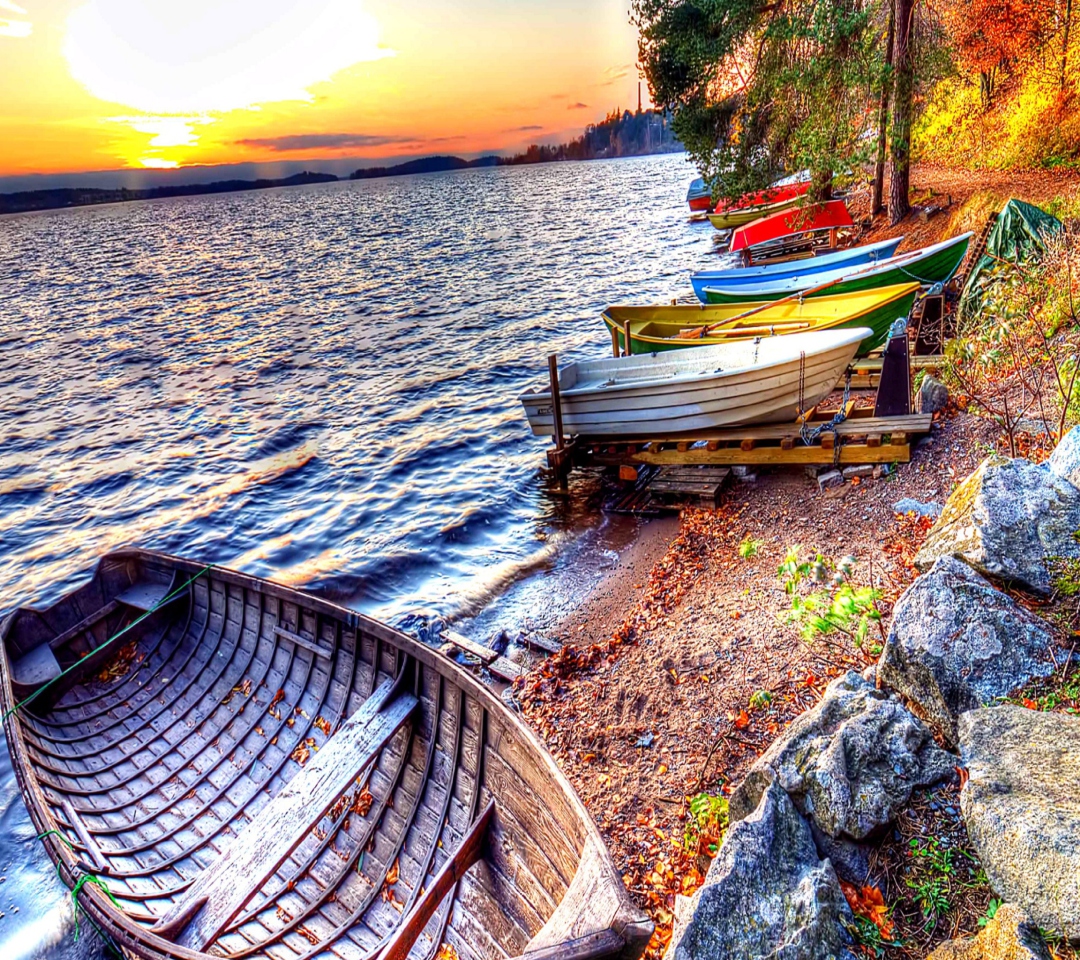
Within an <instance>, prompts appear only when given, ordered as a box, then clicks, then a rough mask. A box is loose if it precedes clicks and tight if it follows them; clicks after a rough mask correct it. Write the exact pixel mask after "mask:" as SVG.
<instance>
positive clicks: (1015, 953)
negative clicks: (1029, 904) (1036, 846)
mask: <svg viewBox="0 0 1080 960" xmlns="http://www.w3.org/2000/svg"><path fill="white" fill-rule="evenodd" d="M926 960H1050V951H1049V950H1047V949H1046V944H1045V943H1044V942H1043V938H1042V936H1040V934H1039V928H1038V927H1036V926H1035V924H1033V923H1032V922H1031V920H1030V919H1029V918H1028V916H1027V914H1025V913H1024V911H1023V910H1021V909H1020V908H1019V907H1016V906H1013V904H1011V903H1005V904H1002V905H1001V906H1000V907H998V909H997V913H995V914H994V916H993V917H992V918H991V919H990V921H989V923H987V924H986V926H985V927H984V928H983V930H982V932H981V933H979V935H978V936H977V937H973V938H972V939H970V940H949V941H947V942H946V943H943V944H942V945H941V946H940V947H938V948H937V949H936V950H935V951H934V952H933V953H932V954H930V956H929V957H927V958H926Z"/></svg>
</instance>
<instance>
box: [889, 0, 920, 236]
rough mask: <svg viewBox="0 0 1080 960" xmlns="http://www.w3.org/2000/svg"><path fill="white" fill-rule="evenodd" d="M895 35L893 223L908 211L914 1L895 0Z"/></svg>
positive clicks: (913, 88)
mask: <svg viewBox="0 0 1080 960" xmlns="http://www.w3.org/2000/svg"><path fill="white" fill-rule="evenodd" d="M893 16H895V18H896V36H895V37H894V43H893V66H894V68H895V71H896V73H895V80H894V82H893V118H892V150H891V154H892V157H891V160H892V162H891V165H890V170H889V221H890V223H892V224H893V225H894V226H895V225H896V224H898V223H899V222H900V221H901V220H903V219H904V217H906V216H907V215H908V214H909V213H910V212H911V202H910V200H909V197H908V194H909V192H910V189H911V111H912V98H913V96H914V92H915V64H914V62H913V59H914V58H913V57H912V52H911V32H912V30H911V28H912V21H913V20H914V18H915V0H895V2H894V6H893Z"/></svg>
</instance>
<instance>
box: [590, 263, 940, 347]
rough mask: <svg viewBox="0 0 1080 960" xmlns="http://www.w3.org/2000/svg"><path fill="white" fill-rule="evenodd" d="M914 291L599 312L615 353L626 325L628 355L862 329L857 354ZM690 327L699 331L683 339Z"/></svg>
mask: <svg viewBox="0 0 1080 960" xmlns="http://www.w3.org/2000/svg"><path fill="white" fill-rule="evenodd" d="M919 289H920V286H919V284H918V283H915V282H914V281H912V282H910V283H901V284H896V285H894V286H891V287H881V288H879V289H876V290H861V291H856V292H854V293H840V294H834V295H831V296H821V297H809V298H806V299H792V300H787V301H785V302H782V303H772V302H771V301H768V300H766V301H760V302H750V303H723V304H709V305H708V306H705V305H703V304H674V305H657V306H613V307H608V308H607V310H605V311H604V312H603V314H602V318H603V321H604V323H605V324H606V325H607V328H608V330H609V331H610V333H611V337H612V343H613V344H614V345H615V346H616V347H617V348H618V350H619V352H620V353H623V352H625V339H626V328H627V326H628V325H629V329H630V352H631V353H654V352H656V351H663V350H680V349H683V348H685V347H700V346H708V345H713V344H717V343H730V342H731V341H733V340H746V339H752V338H754V337H763V336H771V335H773V334H777V335H780V334H796V333H806V332H808V331H814V330H834V329H847V328H849V327H865V328H867V330H868V334H867V337H866V340H865V341H864V342H863V343H862V344H861V345H860V346H859V351H858V352H859V355H860V356H862V355H865V354H867V353H869V352H870V351H871V350H873V349H875V348H876V347H879V346H881V344H882V343H883V342H884V340H885V338H886V337H887V336H888V333H889V327H891V326H892V324H893V321H894V320H897V319H898V318H900V317H907V316H908V315H909V314H910V313H911V308H912V307H913V306H914V305H915V297H916V295H917V294H918V293H919ZM759 308H763V309H759ZM751 311H753V312H751ZM744 314H749V315H748V316H744ZM690 331H704V333H703V334H701V335H696V336H693V337H690V338H688V337H687V333H688V332H690Z"/></svg>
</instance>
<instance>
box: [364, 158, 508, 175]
mask: <svg viewBox="0 0 1080 960" xmlns="http://www.w3.org/2000/svg"><path fill="white" fill-rule="evenodd" d="M504 162H505V161H504V160H503V158H502V157H480V158H478V159H476V160H462V159H461V157H421V158H420V159H419V160H410V161H409V162H408V163H399V164H396V165H395V166H392V167H365V168H364V169H362V170H356V171H354V172H353V173H351V174H349V179H350V180H373V179H376V178H378V177H405V176H408V175H409V174H410V173H443V172H445V171H447V170H470V169H472V168H473V167H496V166H498V165H499V164H500V163H504Z"/></svg>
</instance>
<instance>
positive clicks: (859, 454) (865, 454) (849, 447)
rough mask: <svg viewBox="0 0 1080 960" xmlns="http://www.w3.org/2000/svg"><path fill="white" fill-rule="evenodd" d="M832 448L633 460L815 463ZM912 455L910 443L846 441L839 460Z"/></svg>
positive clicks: (702, 452)
mask: <svg viewBox="0 0 1080 960" xmlns="http://www.w3.org/2000/svg"><path fill="white" fill-rule="evenodd" d="M834 455H835V450H824V449H822V448H821V447H819V446H813V447H795V448H793V449H791V450H783V449H781V448H780V447H756V448H755V449H753V450H750V451H742V450H739V449H737V448H729V449H724V450H706V449H704V448H696V449H694V450H687V451H686V453H679V452H678V451H676V450H663V451H661V452H660V453H654V454H648V453H638V454H636V455H635V456H634V458H633V459H634V460H635V461H636V462H638V463H648V464H653V465H655V466H672V465H674V464H688V463H701V464H710V465H728V466H730V465H736V464H741V465H744V466H753V465H755V464H762V465H769V464H773V465H785V464H793V465H796V466H814V465H818V466H821V465H824V464H830V463H833V462H834V460H835V456H834ZM910 459H911V452H910V446H909V445H908V444H906V443H903V444H898V443H892V444H884V443H883V444H882V445H881V446H880V447H868V446H866V445H865V444H860V443H851V444H846V445H845V446H844V447H842V448H841V450H840V461H839V462H840V463H844V464H848V463H892V462H893V461H894V460H895V461H898V462H900V463H907V462H908V460H910Z"/></svg>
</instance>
